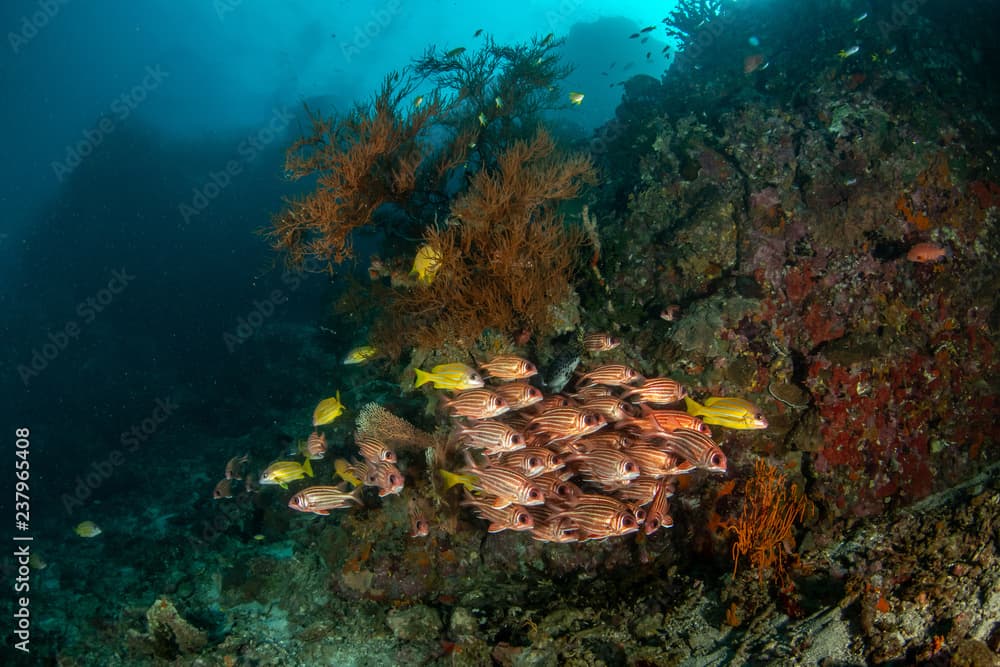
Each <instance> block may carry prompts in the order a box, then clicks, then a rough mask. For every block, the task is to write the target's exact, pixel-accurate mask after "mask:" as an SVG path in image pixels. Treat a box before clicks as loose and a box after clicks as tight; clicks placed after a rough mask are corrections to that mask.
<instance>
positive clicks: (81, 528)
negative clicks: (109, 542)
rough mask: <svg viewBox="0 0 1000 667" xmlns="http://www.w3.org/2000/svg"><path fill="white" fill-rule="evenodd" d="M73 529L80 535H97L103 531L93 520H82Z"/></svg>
mask: <svg viewBox="0 0 1000 667" xmlns="http://www.w3.org/2000/svg"><path fill="white" fill-rule="evenodd" d="M73 531H74V532H75V533H76V534H77V535H79V536H80V537H97V536H98V535H100V534H101V533H102V532H103V531H102V530H101V527H100V526H98V525H97V524H96V523H94V522H93V521H82V522H80V524H79V525H77V527H76V528H74V529H73Z"/></svg>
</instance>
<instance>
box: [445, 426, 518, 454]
mask: <svg viewBox="0 0 1000 667" xmlns="http://www.w3.org/2000/svg"><path fill="white" fill-rule="evenodd" d="M454 435H455V437H456V438H458V439H460V440H462V442H463V443H464V444H465V446H466V447H472V448H474V449H484V450H486V453H487V454H497V453H500V452H513V451H516V450H518V449H524V436H522V435H521V434H520V433H518V432H517V431H515V430H514V429H513V428H512V427H511V426H510V425H508V424H504V423H503V422H498V421H494V420H492V419H484V420H483V421H480V422H477V423H475V424H473V425H472V426H462V425H459V426H457V427H456V428H455V431H454Z"/></svg>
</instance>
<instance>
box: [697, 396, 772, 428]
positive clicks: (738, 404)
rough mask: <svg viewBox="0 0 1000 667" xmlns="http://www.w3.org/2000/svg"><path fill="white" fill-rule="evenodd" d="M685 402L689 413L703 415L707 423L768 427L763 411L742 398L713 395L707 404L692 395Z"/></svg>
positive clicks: (728, 425)
mask: <svg viewBox="0 0 1000 667" xmlns="http://www.w3.org/2000/svg"><path fill="white" fill-rule="evenodd" d="M684 404H685V405H686V406H687V412H688V414H689V415H691V416H693V417H701V419H702V421H703V422H705V423H706V424H714V425H716V426H725V427H727V428H736V429H743V430H751V429H761V428H767V419H766V418H765V417H764V415H763V414H762V413H761V411H760V410H758V409H757V408H756V406H754V404H753V403H750V402H749V401H744V400H743V399H742V398H720V397H718V396H713V397H712V398H709V399H708V400H706V401H705V405H700V404H698V403H697V402H696V401H694V400H693V399H692V398H691V397H690V396H685V397H684Z"/></svg>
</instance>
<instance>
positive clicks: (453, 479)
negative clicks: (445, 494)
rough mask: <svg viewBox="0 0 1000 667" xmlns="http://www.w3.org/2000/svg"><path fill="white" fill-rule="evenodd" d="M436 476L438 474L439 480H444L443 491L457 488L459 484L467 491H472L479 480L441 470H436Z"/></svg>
mask: <svg viewBox="0 0 1000 667" xmlns="http://www.w3.org/2000/svg"><path fill="white" fill-rule="evenodd" d="M438 474H440V475H441V479H442V480H444V490H445V491H447V490H448V489H450V488H451V487H453V486H458V485H459V484H461V485H462V486H464V487H465V489H466V490H467V491H474V490H475V489H476V484H477V483H478V482H479V478H478V477H476V476H475V475H469V474H463V473H458V472H449V471H447V470H445V469H443V468H442V469H441V470H438Z"/></svg>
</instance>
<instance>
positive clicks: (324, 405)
mask: <svg viewBox="0 0 1000 667" xmlns="http://www.w3.org/2000/svg"><path fill="white" fill-rule="evenodd" d="M343 413H344V404H343V403H341V402H340V390H339V389H338V390H337V395H336V396H332V397H330V398H324V399H323V400H322V401H320V402H319V405H317V406H316V409H315V410H313V426H322V425H323V424H329V423H330V422H332V421H333V420H334V419H336V418H337V417H339V416H340V415H342V414H343Z"/></svg>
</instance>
